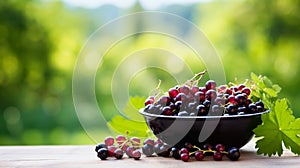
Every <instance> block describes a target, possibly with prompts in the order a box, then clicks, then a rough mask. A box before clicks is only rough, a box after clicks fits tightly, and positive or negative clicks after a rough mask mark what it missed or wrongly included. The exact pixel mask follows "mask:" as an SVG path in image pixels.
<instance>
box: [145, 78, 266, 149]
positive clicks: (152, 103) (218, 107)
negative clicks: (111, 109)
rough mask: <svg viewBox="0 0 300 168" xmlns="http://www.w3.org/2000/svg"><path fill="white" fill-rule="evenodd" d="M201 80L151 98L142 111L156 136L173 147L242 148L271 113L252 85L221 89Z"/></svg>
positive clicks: (228, 86)
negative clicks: (254, 94) (201, 82)
mask: <svg viewBox="0 0 300 168" xmlns="http://www.w3.org/2000/svg"><path fill="white" fill-rule="evenodd" d="M203 74H204V73H199V74H196V75H195V76H197V77H199V76H200V78H199V79H198V80H195V81H193V79H194V78H195V77H194V78H192V80H189V81H188V82H187V83H186V84H184V85H181V86H176V87H174V88H170V89H169V91H168V92H167V93H165V94H156V95H154V96H149V97H148V99H147V100H146V101H145V108H143V109H141V110H140V113H141V114H142V115H143V116H144V118H145V120H146V123H147V125H148V127H149V128H150V129H151V130H152V132H153V134H154V135H155V136H156V137H157V138H159V139H161V140H162V141H163V142H165V143H166V144H168V145H170V146H184V144H185V143H192V144H195V145H197V146H203V145H205V144H210V145H212V146H215V145H216V144H220V143H221V144H223V145H224V146H225V147H226V148H227V149H229V148H230V147H237V148H240V147H242V146H244V145H245V144H247V143H248V142H249V141H250V140H251V138H252V137H253V135H254V133H253V131H252V130H253V129H254V128H256V127H257V125H259V124H261V122H262V121H261V115H262V114H264V113H268V112H269V111H268V110H267V109H265V107H264V104H263V102H261V101H260V100H258V99H257V98H256V97H255V96H253V95H252V94H251V92H252V89H251V83H245V84H239V85H234V84H229V85H220V86H217V84H216V82H215V81H213V80H209V81H207V82H206V84H205V86H203V87H199V86H198V82H199V80H200V79H201V77H202V75H203Z"/></svg>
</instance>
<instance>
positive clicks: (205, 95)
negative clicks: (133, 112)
mask: <svg viewBox="0 0 300 168" xmlns="http://www.w3.org/2000/svg"><path fill="white" fill-rule="evenodd" d="M201 75H203V74H201ZM197 76H199V74H198V75H197ZM201 77H202V76H201ZM192 79H193V78H192ZM200 79H201V78H199V79H198V80H196V82H190V83H186V84H184V85H182V86H176V87H174V88H170V89H169V91H168V93H166V94H164V95H162V96H159V95H160V94H156V95H154V96H149V97H148V98H147V99H146V101H145V109H144V111H145V112H148V113H151V114H159V115H167V116H206V115H213V116H220V115H243V114H252V113H258V112H263V111H265V108H264V104H263V103H262V102H261V101H256V102H254V101H253V100H251V96H252V95H251V92H252V90H251V88H250V87H246V86H245V85H244V84H240V85H232V86H228V85H220V86H217V83H216V82H215V81H213V80H209V81H207V82H206V84H205V86H204V87H198V86H197V85H198V82H199V80H200Z"/></svg>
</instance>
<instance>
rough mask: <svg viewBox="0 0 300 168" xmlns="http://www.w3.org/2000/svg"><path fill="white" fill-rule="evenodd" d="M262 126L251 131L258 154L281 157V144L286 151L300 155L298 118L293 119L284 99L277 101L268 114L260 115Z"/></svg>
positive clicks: (299, 121)
mask: <svg viewBox="0 0 300 168" xmlns="http://www.w3.org/2000/svg"><path fill="white" fill-rule="evenodd" d="M262 122H263V123H262V125H259V126H258V127H257V128H255V129H254V130H253V131H254V133H255V136H256V137H260V139H259V140H258V141H257V142H256V148H258V150H257V153H258V154H264V155H268V156H272V155H276V154H278V155H279V156H281V155H282V153H283V149H282V142H283V144H284V146H285V147H286V148H287V149H290V150H291V151H292V152H293V153H295V154H297V155H300V137H299V136H298V135H299V134H300V118H297V119H295V117H294V116H293V113H292V111H291V109H290V108H289V107H288V103H287V100H286V99H278V100H276V102H275V105H274V109H272V110H271V112H270V113H267V114H264V115H262Z"/></svg>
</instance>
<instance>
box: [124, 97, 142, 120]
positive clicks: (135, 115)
mask: <svg viewBox="0 0 300 168" xmlns="http://www.w3.org/2000/svg"><path fill="white" fill-rule="evenodd" d="M145 100H146V98H145V97H139V96H135V97H130V98H129V101H128V102H127V104H126V107H125V108H124V110H123V112H124V113H125V115H126V117H127V118H129V119H131V120H134V121H143V120H144V118H143V116H142V115H140V113H139V110H140V109H141V108H143V107H144V106H145V105H144V102H145Z"/></svg>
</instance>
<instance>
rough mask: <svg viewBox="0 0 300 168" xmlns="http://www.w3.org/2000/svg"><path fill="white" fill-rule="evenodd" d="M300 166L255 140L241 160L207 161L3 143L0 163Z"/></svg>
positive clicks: (148, 167)
mask: <svg viewBox="0 0 300 168" xmlns="http://www.w3.org/2000/svg"><path fill="white" fill-rule="evenodd" d="M186 166H187V167H189V168H193V167H200V166H201V167H264V168H268V167H283V166H284V167H286V166H287V167H300V158H299V157H298V156H295V155H293V154H292V153H291V152H289V151H287V150H285V152H284V155H283V156H282V157H271V158H269V157H266V156H258V155H256V153H255V149H254V142H253V141H251V142H250V143H249V144H247V145H246V146H245V147H243V148H242V149H241V158H240V160H239V161H235V162H233V161H230V160H229V159H228V158H227V157H224V158H223V161H213V159H212V156H207V157H206V158H205V160H204V161H201V162H199V161H195V160H191V161H190V162H188V163H186V162H182V161H181V160H175V159H173V158H162V157H145V156H142V158H141V160H138V161H135V160H134V159H129V158H127V157H124V158H123V159H122V160H116V159H114V158H109V159H108V160H106V161H101V160H99V159H98V158H97V156H96V153H95V152H94V146H92V145H88V146H2V147H0V167H3V168H4V167H5V168H9V167H98V168H99V167H102V168H116V167H136V168H137V167H143V168H158V167H163V168H169V167H170V168H171V167H172V168H176V167H178V168H184V167H186Z"/></svg>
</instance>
